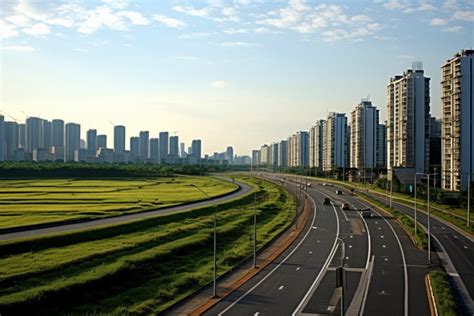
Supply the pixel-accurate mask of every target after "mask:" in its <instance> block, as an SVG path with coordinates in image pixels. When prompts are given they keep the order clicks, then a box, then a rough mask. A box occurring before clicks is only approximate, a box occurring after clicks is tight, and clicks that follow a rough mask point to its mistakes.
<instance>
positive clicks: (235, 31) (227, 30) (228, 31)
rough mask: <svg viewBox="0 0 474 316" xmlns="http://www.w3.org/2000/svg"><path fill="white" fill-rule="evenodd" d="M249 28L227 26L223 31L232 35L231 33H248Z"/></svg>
mask: <svg viewBox="0 0 474 316" xmlns="http://www.w3.org/2000/svg"><path fill="white" fill-rule="evenodd" d="M248 31H249V30H247V29H235V28H229V29H225V30H224V33H226V34H229V35H232V34H243V33H248Z"/></svg>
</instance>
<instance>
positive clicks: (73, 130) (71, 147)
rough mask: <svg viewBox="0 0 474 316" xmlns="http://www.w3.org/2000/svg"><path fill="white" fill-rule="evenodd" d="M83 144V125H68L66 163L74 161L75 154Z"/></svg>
mask: <svg viewBox="0 0 474 316" xmlns="http://www.w3.org/2000/svg"><path fill="white" fill-rule="evenodd" d="M80 142H81V125H79V124H76V123H67V124H66V137H65V146H64V147H65V152H64V156H65V157H64V160H65V161H74V153H75V151H76V150H78V149H79V148H80Z"/></svg>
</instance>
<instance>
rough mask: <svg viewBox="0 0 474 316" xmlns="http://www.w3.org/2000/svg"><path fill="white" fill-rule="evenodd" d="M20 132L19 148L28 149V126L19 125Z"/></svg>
mask: <svg viewBox="0 0 474 316" xmlns="http://www.w3.org/2000/svg"><path fill="white" fill-rule="evenodd" d="M18 131H19V135H20V136H19V138H18V146H19V147H20V148H23V149H26V124H22V123H21V124H18ZM63 146H64V145H63Z"/></svg>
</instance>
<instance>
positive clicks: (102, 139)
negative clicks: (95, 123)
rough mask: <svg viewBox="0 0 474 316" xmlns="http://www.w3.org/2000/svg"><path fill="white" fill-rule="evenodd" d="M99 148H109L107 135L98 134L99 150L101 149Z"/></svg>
mask: <svg viewBox="0 0 474 316" xmlns="http://www.w3.org/2000/svg"><path fill="white" fill-rule="evenodd" d="M99 148H107V135H105V134H101V135H97V150H99Z"/></svg>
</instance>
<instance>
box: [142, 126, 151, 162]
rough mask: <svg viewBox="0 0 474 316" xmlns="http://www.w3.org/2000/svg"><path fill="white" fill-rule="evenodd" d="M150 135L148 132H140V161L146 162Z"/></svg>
mask: <svg viewBox="0 0 474 316" xmlns="http://www.w3.org/2000/svg"><path fill="white" fill-rule="evenodd" d="M149 139H150V133H149V132H148V131H141V132H140V159H141V160H142V161H147V160H148V154H149V152H150V140H149Z"/></svg>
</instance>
